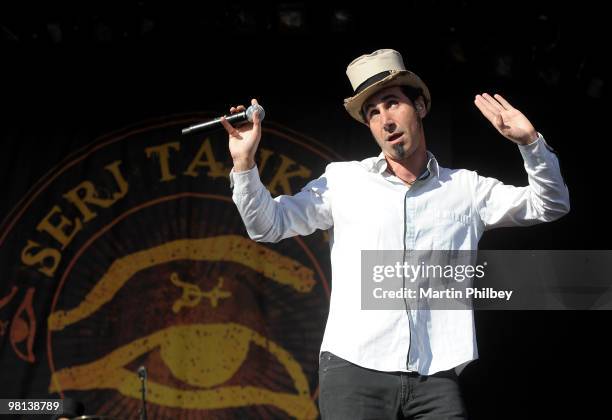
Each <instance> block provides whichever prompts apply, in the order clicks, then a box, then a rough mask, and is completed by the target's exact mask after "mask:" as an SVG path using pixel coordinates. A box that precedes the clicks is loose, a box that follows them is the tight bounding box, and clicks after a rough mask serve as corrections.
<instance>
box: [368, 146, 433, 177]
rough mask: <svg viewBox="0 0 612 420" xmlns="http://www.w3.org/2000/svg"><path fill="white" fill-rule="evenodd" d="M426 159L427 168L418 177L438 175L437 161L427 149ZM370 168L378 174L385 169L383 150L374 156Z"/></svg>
mask: <svg viewBox="0 0 612 420" xmlns="http://www.w3.org/2000/svg"><path fill="white" fill-rule="evenodd" d="M427 159H428V160H427V168H426V169H425V170H424V171H423V173H422V174H421V175H420V176H419V178H418V179H425V178H427V177H428V176H429V174H433V175H434V176H435V177H438V176H439V175H440V168H439V166H438V161H437V159H436V157H435V156H434V155H433V153H431V152H430V151H429V150H428V151H427ZM370 170H371V171H372V172H376V173H378V174H382V173H383V172H384V171H386V170H387V159H385V155H384V154H383V152H380V154H379V155H378V156H377V157H376V159H375V160H374V164H373V165H372V169H370Z"/></svg>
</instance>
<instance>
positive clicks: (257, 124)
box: [251, 98, 261, 141]
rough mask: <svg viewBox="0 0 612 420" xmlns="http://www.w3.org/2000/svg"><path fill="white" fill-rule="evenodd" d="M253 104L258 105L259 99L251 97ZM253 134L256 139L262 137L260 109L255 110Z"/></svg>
mask: <svg viewBox="0 0 612 420" xmlns="http://www.w3.org/2000/svg"><path fill="white" fill-rule="evenodd" d="M251 105H258V102H257V99H255V98H253V99H251ZM253 135H254V136H255V138H256V139H259V138H260V137H261V116H260V115H259V111H255V112H253ZM257 141H259V140H257Z"/></svg>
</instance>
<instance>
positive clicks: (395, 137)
mask: <svg viewBox="0 0 612 420" xmlns="http://www.w3.org/2000/svg"><path fill="white" fill-rule="evenodd" d="M402 135H403V133H395V134H392V135H390V136H389V137H387V141H388V142H393V141H395V140H397V139H399V138H400V137H402Z"/></svg>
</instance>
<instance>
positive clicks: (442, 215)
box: [433, 209, 472, 250]
mask: <svg viewBox="0 0 612 420" xmlns="http://www.w3.org/2000/svg"><path fill="white" fill-rule="evenodd" d="M433 213H434V214H433V215H434V218H433V224H434V228H433V245H434V249H436V250H451V249H462V248H463V249H465V248H464V247H465V244H468V243H469V235H470V230H471V225H472V215H471V212H470V211H469V210H465V211H461V210H447V209H436V210H434V212H433Z"/></svg>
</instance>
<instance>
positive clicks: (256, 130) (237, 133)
mask: <svg viewBox="0 0 612 420" xmlns="http://www.w3.org/2000/svg"><path fill="white" fill-rule="evenodd" d="M251 105H257V100H256V99H252V100H251ZM244 110H245V108H244V106H243V105H239V106H237V107H231V108H230V114H235V113H237V112H242V111H244ZM221 124H223V127H225V130H226V131H227V133H228V135H229V150H230V155H231V156H232V160H233V161H234V170H235V171H238V172H240V171H246V170H249V169H251V168H252V167H254V166H255V152H256V151H257V146H258V145H259V140H260V139H261V119H260V116H259V112H258V111H255V112H254V113H253V122H252V123H250V122H246V123H244V124H242V125H240V126H238V127H233V126H232V125H231V124H230V123H229V122H227V120H226V119H225V118H221Z"/></svg>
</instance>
